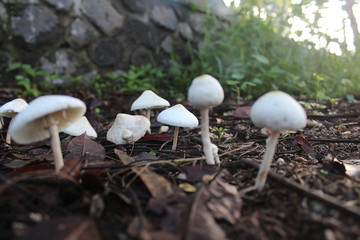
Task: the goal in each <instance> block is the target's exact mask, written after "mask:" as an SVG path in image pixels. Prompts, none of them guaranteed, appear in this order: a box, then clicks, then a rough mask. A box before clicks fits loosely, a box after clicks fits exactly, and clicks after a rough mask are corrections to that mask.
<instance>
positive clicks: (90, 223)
mask: <svg viewBox="0 0 360 240" xmlns="http://www.w3.org/2000/svg"><path fill="white" fill-rule="evenodd" d="M47 239H52V240H75V239H76V240H87V239H91V240H100V239H102V237H101V235H100V233H99V231H98V228H97V226H96V223H95V222H94V220H92V219H91V218H86V217H78V216H73V217H68V218H64V219H56V220H50V221H48V222H44V223H40V224H39V225H37V226H35V227H34V228H33V229H32V230H31V231H30V232H29V233H28V234H26V235H24V236H22V237H19V238H17V240H47Z"/></svg>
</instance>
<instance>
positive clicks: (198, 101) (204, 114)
mask: <svg viewBox="0 0 360 240" xmlns="http://www.w3.org/2000/svg"><path fill="white" fill-rule="evenodd" d="M188 100H189V102H190V104H191V105H193V106H194V107H195V108H197V109H199V110H200V115H201V139H202V143H203V146H204V153H205V158H206V163H207V164H209V165H214V164H218V163H220V162H219V160H218V158H214V154H213V151H212V149H213V147H212V146H211V140H210V133H209V110H210V109H211V108H212V107H215V106H217V105H220V104H221V103H222V101H223V100H224V90H223V88H222V87H221V85H220V83H219V81H218V80H217V79H215V78H214V77H212V76H210V75H207V74H204V75H201V76H199V77H197V78H195V79H194V80H193V81H192V83H191V86H190V88H189V91H188Z"/></svg>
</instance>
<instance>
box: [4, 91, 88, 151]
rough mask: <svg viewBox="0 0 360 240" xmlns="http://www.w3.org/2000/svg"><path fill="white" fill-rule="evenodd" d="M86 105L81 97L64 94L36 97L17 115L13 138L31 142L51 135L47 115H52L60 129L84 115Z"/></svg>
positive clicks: (25, 142) (22, 142)
mask: <svg viewBox="0 0 360 240" xmlns="http://www.w3.org/2000/svg"><path fill="white" fill-rule="evenodd" d="M85 111H86V106H85V103H84V102H83V101H81V100H80V99H77V98H74V97H71V96H64V95H47V96H42V97H38V98H36V99H34V100H33V101H31V102H30V103H29V105H28V106H27V107H26V108H25V109H24V110H23V111H21V112H20V113H18V114H17V115H16V117H15V118H14V121H13V122H12V124H11V126H10V129H9V130H10V132H11V136H12V138H13V140H14V141H15V142H17V143H19V144H29V143H32V142H36V141H41V140H44V139H46V138H49V137H50V133H49V129H48V126H47V124H46V122H47V121H46V117H47V116H49V115H51V116H52V118H53V119H54V120H55V121H56V123H57V127H58V130H59V131H62V130H63V129H65V128H67V127H68V126H70V124H71V123H73V122H74V121H76V120H77V119H79V118H80V117H81V116H83V115H84V113H85Z"/></svg>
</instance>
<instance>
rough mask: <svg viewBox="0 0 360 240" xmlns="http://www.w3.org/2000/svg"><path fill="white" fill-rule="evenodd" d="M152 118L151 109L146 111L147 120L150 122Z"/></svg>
mask: <svg viewBox="0 0 360 240" xmlns="http://www.w3.org/2000/svg"><path fill="white" fill-rule="evenodd" d="M150 116H151V109H150V108H148V109H146V118H147V119H149V120H150Z"/></svg>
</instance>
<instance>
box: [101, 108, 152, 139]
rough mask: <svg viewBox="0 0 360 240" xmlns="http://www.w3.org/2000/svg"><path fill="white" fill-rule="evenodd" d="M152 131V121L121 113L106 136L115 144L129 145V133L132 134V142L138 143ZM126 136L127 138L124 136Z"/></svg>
mask: <svg viewBox="0 0 360 240" xmlns="http://www.w3.org/2000/svg"><path fill="white" fill-rule="evenodd" d="M149 129H150V121H149V119H147V118H146V117H144V116H141V115H129V114H125V113H119V114H118V115H116V118H115V121H114V123H113V125H112V126H111V127H110V129H109V131H108V132H107V134H106V139H107V140H108V141H110V142H113V143H115V144H126V143H129V142H130V141H129V135H130V134H129V131H130V132H131V133H132V139H131V140H132V142H136V141H137V140H139V139H140V138H141V137H142V136H144V135H145V134H146V132H147V131H148V130H149ZM124 134H125V137H124V136H123V135H124Z"/></svg>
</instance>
